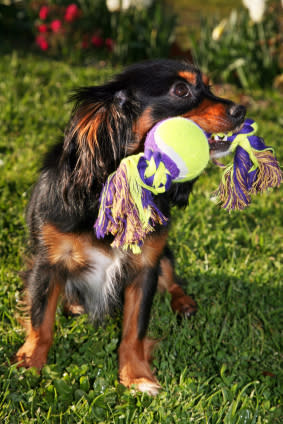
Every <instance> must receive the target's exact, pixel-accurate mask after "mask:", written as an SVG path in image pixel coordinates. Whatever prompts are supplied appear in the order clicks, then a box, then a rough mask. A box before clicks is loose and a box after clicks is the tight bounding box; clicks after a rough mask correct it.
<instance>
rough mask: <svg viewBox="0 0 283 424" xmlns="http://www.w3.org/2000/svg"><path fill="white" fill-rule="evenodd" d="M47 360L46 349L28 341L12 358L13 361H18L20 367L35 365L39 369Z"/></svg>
mask: <svg viewBox="0 0 283 424" xmlns="http://www.w3.org/2000/svg"><path fill="white" fill-rule="evenodd" d="M46 361H47V352H46V349H44V348H43V347H37V348H35V347H31V346H30V345H29V344H28V343H25V344H23V346H22V347H21V348H20V349H19V350H18V352H17V353H16V354H15V355H14V357H13V359H12V362H13V363H17V367H18V368H21V367H23V368H31V367H35V368H36V369H37V370H38V371H40V370H41V368H42V367H43V366H44V365H45V364H46Z"/></svg>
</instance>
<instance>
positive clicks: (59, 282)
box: [15, 59, 246, 395]
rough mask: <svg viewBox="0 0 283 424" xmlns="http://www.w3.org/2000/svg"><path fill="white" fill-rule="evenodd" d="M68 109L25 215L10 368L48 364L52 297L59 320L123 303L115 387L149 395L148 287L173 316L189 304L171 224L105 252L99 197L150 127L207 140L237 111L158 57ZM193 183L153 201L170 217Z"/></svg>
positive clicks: (223, 147)
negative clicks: (181, 120) (24, 257)
mask: <svg viewBox="0 0 283 424" xmlns="http://www.w3.org/2000/svg"><path fill="white" fill-rule="evenodd" d="M72 101H73V102H74V108H73V111H72V114H71V118H70V121H69V123H68V125H67V127H66V130H65V132H64V137H62V138H63V139H62V140H61V141H60V142H59V143H57V144H56V145H55V146H54V147H53V148H52V149H51V150H50V151H49V152H48V154H47V155H46V157H45V160H44V164H43V167H42V170H41V174H40V176H39V179H38V182H37V183H36V185H35V187H34V189H33V192H32V195H31V199H30V202H29V205H28V208H27V224H28V227H29V232H30V253H31V258H32V259H31V264H30V266H29V268H28V270H27V271H26V272H25V278H24V280H25V297H26V303H27V310H28V316H29V318H28V321H27V325H26V331H27V335H26V340H25V343H24V344H23V346H22V347H21V348H20V349H19V350H18V352H17V353H16V355H15V360H16V361H17V362H18V365H19V366H24V367H27V368H28V367H33V366H34V367H36V368H37V369H38V370H40V369H41V368H42V366H43V365H44V364H45V363H46V361H47V355H48V351H49V348H50V346H51V344H52V339H53V325H54V320H55V313H56V307H57V302H58V300H59V298H61V300H62V302H63V303H64V311H65V312H66V313H69V314H72V313H73V314H76V313H81V312H84V313H87V314H88V315H89V316H90V318H91V319H92V320H100V319H101V318H102V317H103V316H105V315H108V314H110V313H111V311H113V310H115V308H117V305H119V304H121V305H122V307H123V325H122V336H121V343H120V347H119V378H120V382H121V383H122V384H123V385H125V386H126V387H131V386H135V388H136V389H137V390H139V391H142V392H147V393H149V394H151V395H155V394H156V393H158V391H159V390H160V384H159V382H158V381H157V379H156V378H155V376H154V375H153V373H152V371H151V368H150V359H151V351H152V348H153V346H154V343H155V342H154V341H153V340H151V339H149V338H148V337H146V332H147V328H148V324H149V319H150V311H151V307H152V302H153V297H154V294H155V292H156V289H157V287H158V288H159V289H162V290H163V291H164V290H167V291H168V292H169V293H170V295H171V305H172V309H173V311H174V312H175V313H177V314H180V315H183V316H187V317H189V316H191V315H192V314H193V313H195V311H196V309H197V306H196V303H195V301H194V300H193V299H192V298H191V297H190V296H188V295H186V294H185V292H184V290H183V289H182V287H181V286H180V285H179V283H178V278H177V277H176V275H175V272H174V260H173V256H172V253H171V252H170V250H169V248H168V246H167V237H168V229H169V227H170V225H166V226H157V227H156V228H155V231H154V232H152V233H151V234H150V235H149V236H147V238H146V240H145V242H144V244H143V246H142V252H141V253H140V254H134V253H132V252H128V251H124V250H122V249H118V248H111V246H110V244H111V242H112V241H113V238H112V236H107V237H105V238H104V239H102V240H99V239H97V238H96V236H95V232H94V229H93V225H94V222H95V220H96V218H97V215H98V209H99V199H100V193H101V190H102V188H103V184H104V183H105V181H106V179H107V177H108V176H109V174H110V173H112V172H113V171H115V170H116V169H117V167H118V166H119V164H120V161H121V160H122V159H123V158H124V157H126V156H128V155H132V154H136V153H139V152H142V151H143V148H144V140H145V137H146V134H147V133H148V131H149V130H150V129H151V128H152V127H153V125H155V124H156V123H157V122H159V121H161V120H163V119H165V118H169V117H174V116H183V117H187V118H189V119H191V120H193V121H194V122H195V123H196V124H198V125H199V126H200V127H201V128H202V129H203V130H205V131H206V132H209V133H211V132H226V131H231V130H235V129H237V128H239V127H240V126H241V124H242V123H243V121H244V117H245V112H246V111H245V107H244V106H242V105H237V104H234V103H233V102H231V101H230V100H226V99H222V98H219V97H217V96H215V95H214V94H213V93H212V92H211V89H210V86H209V82H208V78H207V77H206V76H204V75H202V73H201V72H200V70H199V69H197V68H196V67H195V66H193V65H192V64H188V63H185V62H184V63H183V62H178V61H174V60H161V59H160V60H153V61H147V62H143V63H139V64H136V65H132V66H130V67H129V68H127V69H126V70H125V71H124V72H122V73H121V74H119V75H118V76H116V77H115V78H114V79H113V80H111V81H110V82H108V83H106V84H105V85H102V86H90V87H82V88H80V89H78V90H77V91H76V92H75V93H74V94H73V96H72ZM228 148H229V144H227V143H225V141H221V140H218V141H215V140H214V141H213V142H212V141H211V143H210V154H211V157H213V156H219V155H221V154H225V152H226V151H227V150H228ZM194 183H195V180H194V181H189V182H186V183H182V184H174V185H173V186H172V188H170V190H169V191H168V192H167V193H165V194H162V195H159V196H156V197H155V203H156V205H157V207H158V208H159V210H160V211H162V213H163V214H164V215H165V216H166V217H168V219H169V218H170V207H171V206H172V205H177V206H180V207H182V206H185V205H187V204H188V198H189V194H190V192H191V190H192V187H193V184H194Z"/></svg>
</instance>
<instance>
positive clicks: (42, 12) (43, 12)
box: [39, 6, 49, 21]
mask: <svg viewBox="0 0 283 424" xmlns="http://www.w3.org/2000/svg"><path fill="white" fill-rule="evenodd" d="M48 13H49V7H48V6H42V7H41V9H40V11H39V17H40V19H42V20H43V21H45V19H46V18H47V16H48Z"/></svg>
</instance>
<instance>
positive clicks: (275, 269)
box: [0, 53, 283, 424]
mask: <svg viewBox="0 0 283 424" xmlns="http://www.w3.org/2000/svg"><path fill="white" fill-rule="evenodd" d="M113 72H114V70H113V69H108V68H106V69H101V70H97V69H95V68H92V67H84V68H82V67H76V68H74V67H73V68H71V67H69V66H68V65H65V64H63V63H60V62H52V61H45V60H43V59H40V60H39V59H36V58H35V57H33V56H27V57H25V58H22V57H19V56H17V55H16V54H15V53H14V54H7V55H6V56H3V57H2V58H1V61H0V164H1V165H0V166H1V167H0V196H1V197H0V210H1V213H0V228H1V232H0V257H1V273H0V279H1V285H0V317H1V318H0V331H1V334H2V335H1V345H0V377H1V378H0V422H3V423H68V424H69V423H121V424H122V423H123V424H124V423H141V424H145V423H147V424H149V423H168V424H172V423H190V422H191V423H209V424H216V423H224V424H234V423H235V424H236V423H237V424H255V423H260V424H262V423H270V424H276V423H278V424H279V423H281V422H282V420H283V415H282V410H281V409H280V398H281V397H282V392H283V389H282V369H281V368H280V352H282V338H281V334H280V331H281V329H282V322H281V323H280V314H281V317H282V296H281V298H280V285H281V282H282V271H281V268H280V259H281V260H282V221H281V220H282V216H281V215H280V206H281V203H280V202H281V201H282V197H281V193H282V192H281V193H280V190H274V191H273V192H269V193H266V194H264V195H262V196H258V197H256V198H255V199H254V200H253V203H252V205H251V206H250V208H248V209H247V210H245V211H243V212H239V213H238V212H236V213H232V214H230V215H229V214H228V213H227V212H225V211H222V210H219V209H218V208H217V207H216V206H215V205H214V204H213V203H212V202H211V201H210V197H209V195H210V193H211V191H213V189H215V188H216V186H217V184H218V182H219V179H220V172H219V170H218V169H215V167H213V166H211V167H209V168H208V170H207V171H206V172H205V173H204V174H203V175H202V177H201V178H200V180H199V181H198V183H197V184H196V188H195V191H194V195H193V196H192V198H191V201H190V207H189V208H188V209H186V210H185V211H178V210H176V211H174V217H175V220H174V224H173V225H172V232H171V238H170V244H171V247H172V248H173V250H174V252H175V255H176V265H177V270H178V273H179V275H181V276H182V277H183V279H184V280H185V281H187V282H188V283H187V291H188V292H189V293H193V294H194V296H195V298H196V300H197V302H198V304H199V311H198V313H197V315H196V316H195V317H193V318H192V319H191V320H188V321H182V322H179V321H178V320H177V319H176V317H175V316H174V315H173V314H172V312H171V310H170V300H169V297H168V296H165V297H162V296H160V295H157V296H156V299H155V302H154V308H153V314H152V320H151V324H150V334H151V336H153V337H158V338H162V341H161V342H160V344H159V348H158V349H157V351H156V354H155V359H154V362H153V366H154V368H155V369H156V375H157V378H158V379H159V381H160V383H161V384H162V387H163V390H162V392H161V393H160V394H159V395H158V396H156V397H155V398H152V397H149V396H147V395H146V394H140V393H137V394H136V395H133V394H132V393H131V391H130V390H128V389H125V388H124V387H123V386H121V385H120V384H119V382H118V379H117V371H118V370H117V347H118V344H119V338H120V334H121V333H120V328H121V327H120V324H121V319H120V318H119V317H117V318H113V319H110V320H109V321H108V322H107V323H106V324H105V326H104V327H97V328H96V327H93V326H92V325H90V324H89V323H88V322H87V318H86V317H85V316H81V317H80V318H78V319H66V318H65V317H64V316H62V314H60V311H59V313H58V314H57V320H56V331H55V339H54V344H53V347H52V348H51V351H50V354H49V359H48V365H46V366H45V367H44V369H43V371H42V374H41V375H40V376H39V375H37V374H36V373H35V371H34V370H23V369H21V370H17V369H16V368H15V366H10V364H9V358H10V357H11V356H12V355H13V353H15V351H16V350H17V348H18V347H19V346H20V345H21V343H22V342H23V340H24V333H23V331H22V329H21V327H20V325H19V324H18V322H17V320H16V313H17V301H18V299H19V298H20V292H21V289H22V283H21V281H20V279H19V276H18V271H20V270H21V269H22V268H23V263H24V260H23V257H24V251H25V246H26V237H27V233H26V227H25V221H24V209H25V206H26V204H27V201H28V198H29V194H30V190H31V186H32V184H33V182H34V181H35V180H36V177H37V175H38V169H39V166H40V160H41V157H42V154H43V153H44V152H45V151H46V150H47V148H48V146H50V145H52V143H54V141H55V139H56V137H57V136H59V135H60V134H61V133H62V131H63V129H64V125H65V123H66V121H67V119H68V115H69V113H70V110H71V105H69V104H67V103H66V100H67V96H68V92H69V91H70V90H71V89H72V88H74V87H76V86H78V85H85V84H96V83H101V82H102V81H104V80H105V79H107V78H108V77H109V76H110V75H112V73H113ZM233 96H234V97H235V98H236V99H237V98H238V97H239V96H240V94H239V93H233ZM281 112H282V97H280V96H279V95H278V94H276V93H274V92H261V91H258V92H255V93H253V99H251V106H250V110H249V116H250V117H252V118H256V120H257V121H258V123H259V125H260V132H261V134H262V136H263V137H265V138H266V141H267V143H270V144H272V145H273V146H274V147H275V149H276V152H277V155H278V157H279V159H280V158H281V161H282V159H283V148H282V144H281V146H280V144H279V143H280V141H281V139H282V124H283V122H282V118H280V113H281ZM281 116H282V115H281ZM280 255H281V257H280ZM280 272H281V273H280ZM281 293H282V292H281Z"/></svg>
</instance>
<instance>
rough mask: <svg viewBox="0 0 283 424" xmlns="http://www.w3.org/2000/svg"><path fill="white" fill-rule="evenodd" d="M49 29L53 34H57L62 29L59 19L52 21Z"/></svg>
mask: <svg viewBox="0 0 283 424" xmlns="http://www.w3.org/2000/svg"><path fill="white" fill-rule="evenodd" d="M50 28H51V29H52V31H53V32H59V31H60V29H61V28H62V23H61V21H60V20H59V19H55V20H54V21H52V22H51V24H50Z"/></svg>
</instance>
